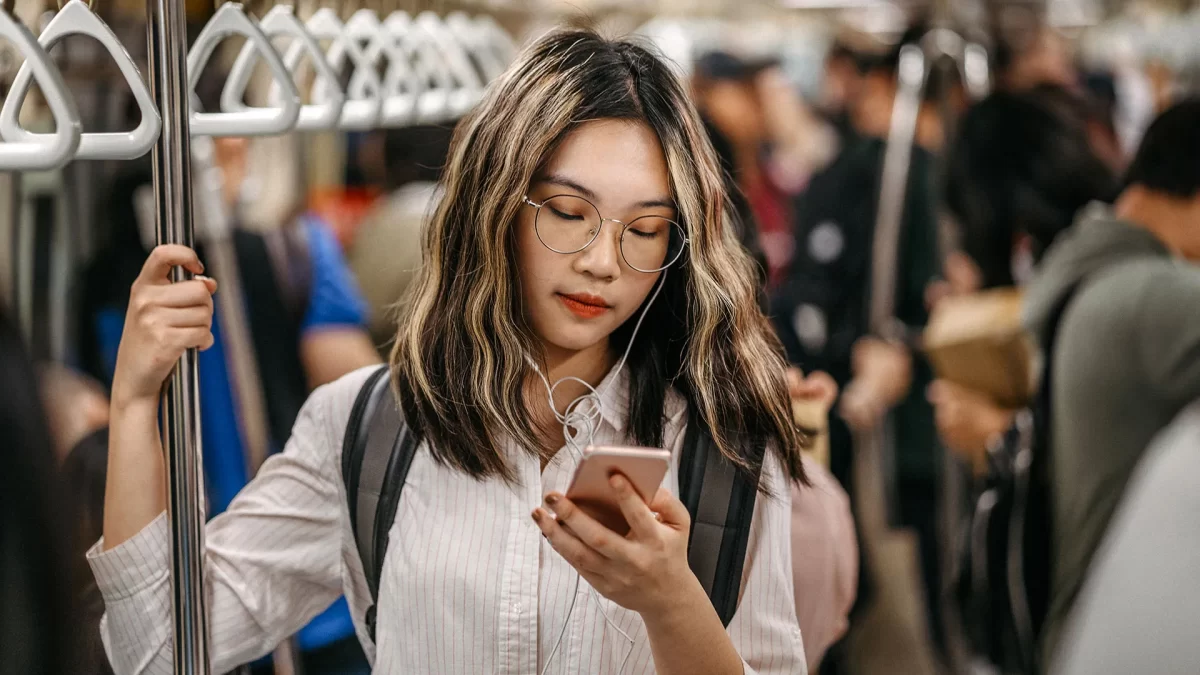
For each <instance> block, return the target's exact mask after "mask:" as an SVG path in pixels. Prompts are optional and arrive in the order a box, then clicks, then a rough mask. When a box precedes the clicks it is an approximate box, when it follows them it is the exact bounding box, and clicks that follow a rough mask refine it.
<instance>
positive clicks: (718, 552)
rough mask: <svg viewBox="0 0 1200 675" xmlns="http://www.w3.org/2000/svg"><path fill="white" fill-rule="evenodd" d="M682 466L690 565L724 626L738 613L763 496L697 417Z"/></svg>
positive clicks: (681, 487)
mask: <svg viewBox="0 0 1200 675" xmlns="http://www.w3.org/2000/svg"><path fill="white" fill-rule="evenodd" d="M692 420H693V421H690V422H689V423H688V429H687V433H686V435H685V436H684V441H683V452H682V454H681V456H680V461H679V496H680V501H682V502H683V504H684V506H686V507H687V510H688V514H689V515H690V516H691V519H692V527H691V533H690V536H689V537H688V566H689V567H691V569H692V573H693V574H695V575H696V577H697V578H698V579H699V580H700V584H701V585H702V586H704V590H705V592H707V593H708V597H709V599H710V600H711V601H712V604H713V607H714V608H715V609H716V610H717V615H719V616H720V617H721V623H722V624H724V625H725V626H729V622H730V621H732V620H733V615H734V613H735V612H736V611H737V606H738V595H739V593H740V592H741V587H742V568H743V566H744V565H745V562H746V546H747V543H748V542H749V540H750V524H751V521H752V520H753V518H754V502H755V499H756V498H757V496H758V477H757V476H755V477H754V480H753V481H751V480H750V479H749V478H748V477H747V476H746V475H745V473H744V472H742V471H740V470H738V468H737V467H736V466H735V465H734V464H733V462H731V461H729V460H728V459H727V458H726V457H725V456H724V455H723V454H721V451H720V450H719V449H718V448H717V446H716V443H715V442H714V441H713V438H712V434H711V433H709V431H708V428H707V427H706V426H705V425H704V424H703V423H702V422H700V421H699V415H692Z"/></svg>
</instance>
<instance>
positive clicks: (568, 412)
mask: <svg viewBox="0 0 1200 675" xmlns="http://www.w3.org/2000/svg"><path fill="white" fill-rule="evenodd" d="M666 283H667V271H666V270H663V273H662V277H660V278H659V281H658V287H657V288H655V289H654V294H653V295H651V296H650V300H649V302H647V303H646V306H645V307H643V308H642V314H641V316H639V317H638V320H637V323H636V324H634V326H633V333H631V334H630V336H629V344H627V345H625V353H623V354H622V355H621V360H620V361H618V362H617V366H616V369H615V370H613V372H612V375H611V376H609V378H608V381H607V382H606V383H604V385H603V386H604V391H605V392H607V391H608V387H610V386H612V383H613V382H615V381H616V379H617V376H619V375H620V374H621V371H622V370H623V369H624V368H625V361H626V360H627V359H628V358H629V353H630V352H631V351H632V350H633V343H634V340H636V339H637V334H638V331H639V330H640V329H641V327H642V321H644V320H645V319H646V314H647V313H649V311H650V306H651V305H653V304H654V301H655V300H656V299H658V294H659V293H660V292H661V291H662V289H663V286H665V285H666ZM525 360H526V361H528V362H529V365H530V366H532V367H533V370H534V372H536V373H537V374H538V377H540V378H541V380H542V383H543V384H545V385H546V396H547V397H548V398H549V402H550V410H551V412H553V413H554V419H556V420H558V422H559V423H560V424H562V425H563V440H564V441H565V442H566V447H567V448H569V449H570V450H571V452H572V454H573V455H574V456H575V459H576V461H581V460H582V459H583V448H585V447H587V446H588V445H593V444H595V440H596V428H597V426H598V425H599V423H600V419H601V417H602V410H603V407H604V399H603V398H602V392H599V391H597V390H596V388H595V387H593V386H592V385H591V384H590V383H588V382H585V381H584V380H582V379H580V378H578V377H574V376H568V377H563V378H560V379H558V380H556V381H555V382H554V384H550V379H549V378H547V377H546V375H545V373H543V372H542V369H541V368H539V367H538V365H537V362H536V361H534V360H533V359H532V358H530V357H529V355H528V354H526V355H525ZM564 382H578V383H579V384H582V385H583V386H584V388H586V389H587V393H585V394H582V395H580V396H578V397H576V398H575V399H574V400H572V401H571V402H570V403H568V404H567V406H566V408H564V409H563V412H561V413H560V412H559V411H558V408H557V407H556V406H555V405H554V391H555V390H556V389H558V387H559V385H561V384H563V383H564ZM584 403H588V404H589V405H588V406H587V407H586V409H581V408H583V406H584ZM581 439H587V442H586V443H584V444H581V443H580V440H581ZM581 579H583V577H582V575H580V574H579V571H578V570H576V571H575V589H574V590H573V591H571V605H570V607H568V608H567V617H566V618H565V619H563V625H562V630H560V631H559V632H558V639H557V640H555V642H554V647H553V648H551V649H550V655H549V656H547V657H546V663H544V664H543V665H542V673H541V675H546V673H547V672H548V671H549V670H550V664H551V663H552V662H553V661H554V656H555V654H557V653H558V648H559V646H561V645H562V641H563V637H564V636H565V635H566V634H567V626H569V625H571V614H573V613H574V612H575V602H576V600H578V599H579V582H580V580H581ZM588 590H589V591H590V592H591V596H592V599H594V600H595V601H596V606H597V607H598V608H599V609H600V614H601V616H603V617H604V622H605V623H606V624H608V625H609V626H612V628H613V630H615V631H617V632H618V633H620V634H621V637H623V638H625V639H626V640H627V641H628V642H629V650H628V651H626V652H625V658H623V659H621V665H620V666H619V667H618V668H617V673H618V675H619V674H620V673H621V672H622V671H624V670H625V664H626V663H627V662H628V661H629V657H630V656H632V655H633V638H631V637H629V634H628V633H626V632H625V631H623V630H621V627H620V626H618V625H617V624H616V622H615V621H613V620H612V619H611V618H610V617H609V616H608V612H606V611H605V610H604V604H603V603H601V602H600V597H599V595H598V594H597V593H596V589H595V588H594V587H592V586H591V585H589V586H588Z"/></svg>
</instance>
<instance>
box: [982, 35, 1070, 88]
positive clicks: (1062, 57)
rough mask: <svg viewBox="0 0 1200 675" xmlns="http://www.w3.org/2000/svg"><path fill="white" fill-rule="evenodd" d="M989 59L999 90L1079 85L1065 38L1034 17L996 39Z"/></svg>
mask: <svg viewBox="0 0 1200 675" xmlns="http://www.w3.org/2000/svg"><path fill="white" fill-rule="evenodd" d="M992 59H993V61H992V63H993V66H994V68H995V81H996V85H997V88H998V89H1004V90H1008V91H1024V90H1027V89H1032V88H1034V87H1037V86H1040V85H1044V84H1048V85H1054V86H1060V87H1078V86H1079V85H1080V78H1079V72H1078V71H1077V70H1076V68H1075V64H1074V60H1073V58H1072V55H1071V49H1070V46H1069V45H1068V44H1067V40H1066V38H1064V37H1063V36H1062V34H1060V33H1059V32H1058V30H1056V29H1055V28H1053V27H1050V26H1047V25H1045V24H1043V23H1040V20H1038V19H1035V18H1033V17H1030V23H1029V25H1028V26H1024V27H1013V29H1012V30H1010V31H1007V34H1006V35H1004V36H1002V37H1000V38H999V39H997V40H996V46H995V48H994V49H993V50H992Z"/></svg>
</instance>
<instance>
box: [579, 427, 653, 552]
mask: <svg viewBox="0 0 1200 675" xmlns="http://www.w3.org/2000/svg"><path fill="white" fill-rule="evenodd" d="M670 463H671V453H670V452H669V451H667V450H660V449H658V448H633V447H625V446H588V447H587V448H586V449H584V451H583V459H582V460H581V461H580V462H579V467H578V468H576V469H575V476H574V478H572V479H571V487H569V488H567V498H568V499H570V500H571V501H572V502H574V503H575V504H577V505H578V506H579V508H580V509H582V510H583V511H584V513H587V514H588V515H589V516H591V517H593V518H595V519H596V520H597V521H599V522H600V523H601V524H603V525H604V526H605V527H607V528H608V529H610V530H612V531H613V532H616V533H617V534H620V535H622V536H624V535H625V534H626V533H627V532H629V523H627V522H625V516H624V514H622V513H621V507H620V504H619V503H618V502H617V497H616V494H615V493H614V492H613V489H612V486H611V485H609V483H608V480H609V478H610V477H612V475H613V474H614V473H619V474H621V475H622V476H624V477H625V478H626V479H627V480H629V482H630V483H631V484H632V485H633V489H634V490H636V491H637V493H638V494H639V495H641V497H642V500H643V501H646V502H649V501H650V500H651V499H653V498H654V493H656V492H658V488H659V486H660V485H662V481H663V477H665V476H666V475H667V469H668V467H669V465H670Z"/></svg>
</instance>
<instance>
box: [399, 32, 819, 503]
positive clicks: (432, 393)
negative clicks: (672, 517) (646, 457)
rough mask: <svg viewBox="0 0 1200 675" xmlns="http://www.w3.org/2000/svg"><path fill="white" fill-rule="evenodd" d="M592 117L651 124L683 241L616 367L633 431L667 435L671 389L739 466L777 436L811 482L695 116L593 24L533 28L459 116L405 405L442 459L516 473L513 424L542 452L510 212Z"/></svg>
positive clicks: (417, 293)
mask: <svg viewBox="0 0 1200 675" xmlns="http://www.w3.org/2000/svg"><path fill="white" fill-rule="evenodd" d="M601 119H620V120H630V121H635V122H640V123H643V124H646V125H647V126H648V127H649V128H650V129H652V130H653V131H654V133H655V134H656V135H657V137H658V140H659V142H660V143H661V145H662V148H663V151H664V153H665V156H666V162H667V167H668V171H669V174H670V181H671V186H672V190H673V193H674V199H675V201H676V203H677V206H678V213H679V220H680V222H681V224H682V225H683V226H684V227H685V229H686V230H687V236H688V239H689V242H690V243H689V245H688V248H687V250H686V253H685V255H684V257H683V258H682V259H681V260H680V262H678V263H676V264H675V265H673V266H672V267H671V268H670V270H669V273H668V274H667V277H666V280H665V282H664V283H665V285H664V287H663V290H662V293H661V297H659V298H658V300H657V301H656V302H655V303H654V304H653V305H652V306H651V308H650V309H649V310H648V314H647V317H646V320H645V323H644V326H643V330H642V331H641V334H640V335H639V336H638V344H637V346H636V347H635V348H634V349H633V350H632V351H631V353H630V355H629V360H628V361H627V363H626V366H625V368H626V369H627V372H628V374H629V382H630V387H629V406H628V409H629V429H630V431H631V435H632V437H633V440H634V441H635V442H636V443H638V444H640V445H645V446H653V447H661V446H662V445H663V426H664V424H663V423H664V403H665V399H666V396H667V391H668V389H669V388H670V387H672V386H673V387H675V388H676V389H677V390H678V391H679V392H680V393H681V394H682V395H683V396H684V397H685V398H686V399H687V401H688V403H689V405H690V410H691V414H692V415H693V422H694V421H695V418H694V416H695V415H696V414H698V415H699V416H700V417H701V418H702V420H703V422H705V423H706V424H707V426H708V427H709V429H710V430H711V432H712V435H713V438H714V440H715V441H716V445H717V447H718V448H720V450H721V452H722V453H724V454H725V455H726V456H727V457H729V458H730V459H732V460H734V461H735V462H736V463H737V465H738V466H739V467H741V468H742V469H744V470H746V471H753V472H757V470H758V469H759V468H760V467H761V464H762V461H763V453H764V451H765V448H766V447H768V446H770V447H774V448H776V449H777V451H778V453H779V456H780V458H781V459H782V462H783V465H784V467H785V470H786V471H787V472H788V473H789V474H790V475H791V477H793V478H795V479H800V480H803V479H804V476H803V469H802V468H801V463H800V449H801V446H802V444H803V441H802V437H801V434H800V432H799V431H798V430H797V429H796V427H795V425H794V424H793V422H792V419H791V408H790V405H789V398H788V391H787V385H786V383H785V379H784V372H785V362H784V359H783V356H782V348H781V346H780V344H779V341H778V340H777V338H776V337H775V335H774V333H773V332H772V329H771V327H770V324H769V323H768V321H767V319H766V318H765V317H764V316H763V313H762V312H761V310H760V309H759V305H758V303H757V293H758V290H759V289H758V288H757V285H758V281H757V280H758V275H757V274H756V271H755V268H754V263H753V262H752V260H751V258H750V256H749V255H748V254H747V252H746V251H745V250H744V249H743V247H742V246H741V245H740V244H739V242H738V238H737V228H736V227H735V225H734V222H733V218H734V216H733V210H732V208H731V206H730V200H729V197H728V195H727V194H726V192H725V187H724V183H723V181H722V175H721V170H720V167H719V164H718V162H717V158H716V155H715V153H714V152H713V149H712V146H711V144H710V143H709V140H708V137H707V135H706V134H705V131H704V127H703V125H702V123H701V121H700V118H699V116H698V115H697V113H696V110H695V108H694V107H693V105H692V103H691V101H690V100H689V99H688V96H687V94H686V93H685V90H684V88H683V87H682V86H681V84H680V82H679V81H678V80H677V78H676V76H675V75H674V74H673V73H672V72H671V70H670V69H669V67H668V66H667V64H666V63H665V62H664V61H662V60H661V59H660V58H658V57H656V56H655V55H654V54H652V53H651V52H650V51H648V50H647V49H646V48H644V47H642V46H639V45H637V44H634V43H632V42H628V41H619V40H618V41H614V40H608V39H605V38H603V37H601V36H599V35H597V34H596V33H593V32H590V31H578V30H571V31H559V32H554V33H551V34H549V35H547V36H545V37H543V38H541V39H540V40H538V41H537V42H536V43H535V44H533V45H531V46H530V47H529V48H528V49H526V50H525V51H524V52H523V53H522V54H521V56H520V57H519V58H518V59H517V61H516V63H514V64H513V65H512V66H511V67H510V68H509V69H508V71H507V72H506V73H505V74H504V75H503V76H502V77H501V78H499V79H498V80H497V81H496V82H495V83H494V84H493V85H492V86H491V87H490V89H489V90H488V92H487V93H486V95H485V96H484V98H483V101H482V102H481V103H480V105H479V106H478V107H477V108H476V109H475V111H473V112H472V113H471V114H470V115H469V116H468V117H466V118H465V119H464V120H463V121H462V122H461V123H460V124H459V125H458V128H457V130H456V132H455V135H454V139H453V141H452V146H451V151H450V158H449V162H448V164H447V166H446V170H445V174H444V177H443V182H444V188H445V197H444V198H443V199H442V200H441V202H440V203H439V205H438V207H437V209H436V211H435V212H434V214H433V216H432V218H431V221H430V222H429V224H428V226H427V229H426V232H425V234H424V239H423V247H424V248H423V257H424V264H423V267H422V269H421V271H420V273H419V274H418V277H417V279H416V280H415V281H414V283H413V285H412V287H411V288H410V289H409V294H408V296H407V297H406V300H405V302H404V303H403V305H402V307H403V310H402V311H401V312H400V314H401V316H400V321H399V332H398V335H397V338H396V344H395V346H394V348H393V351H392V355H391V366H392V373H393V378H394V386H395V389H396V393H397V396H398V398H399V400H400V402H401V406H402V408H403V412H404V415H405V418H406V419H407V421H408V423H409V425H410V426H411V427H412V429H413V430H414V431H415V432H416V433H417V434H419V435H420V436H421V437H423V438H425V439H426V440H428V441H429V445H430V449H431V452H432V453H433V456H434V457H435V458H436V459H437V461H439V462H441V463H443V464H446V465H448V466H451V467H454V468H456V469H459V470H461V471H463V472H465V473H467V474H469V475H471V476H474V477H477V478H483V477H488V476H495V475H499V476H502V477H504V478H505V479H509V480H511V479H512V477H513V473H512V471H511V467H510V466H509V464H508V463H507V462H506V461H505V457H504V455H503V453H502V452H501V451H500V448H501V447H502V441H503V440H504V439H505V438H510V439H514V440H515V441H516V442H517V443H518V444H519V445H520V446H521V447H524V448H526V449H528V451H529V452H530V453H534V454H539V455H542V456H543V457H544V456H545V454H546V453H545V451H543V450H540V449H539V448H540V447H541V444H540V443H538V441H537V440H536V435H535V430H534V423H533V422H531V419H530V415H529V413H528V405H527V392H528V391H530V389H529V387H528V386H527V382H528V381H529V378H530V377H531V373H532V369H531V368H530V365H529V363H528V362H527V361H526V354H527V353H529V352H528V350H530V349H532V350H533V351H532V353H531V356H532V357H533V358H535V359H536V358H539V356H540V354H539V353H538V351H537V348H536V347H533V348H531V345H538V344H540V340H539V339H538V338H537V337H536V335H535V334H534V333H533V330H532V329H531V327H530V324H529V322H528V320H527V316H526V313H525V310H524V307H523V303H522V296H521V292H520V281H519V276H518V270H517V268H516V263H515V261H516V260H518V256H517V251H516V238H515V236H514V234H515V232H514V223H516V222H517V215H518V211H519V209H520V208H521V197H522V195H524V194H525V193H526V191H527V189H528V187H529V185H530V183H531V182H532V180H533V179H534V177H535V175H536V174H537V172H538V171H539V169H541V168H542V166H543V165H544V163H545V162H546V161H547V159H548V158H549V157H550V156H551V155H552V154H553V153H554V151H555V149H556V148H557V147H558V145H559V144H560V143H561V142H562V141H563V139H564V138H565V137H566V136H567V135H568V134H570V133H571V132H572V131H573V130H575V129H577V128H578V127H579V126H580V125H581V124H584V123H586V122H588V121H592V120H601ZM639 311H640V310H639ZM636 316H637V314H635V315H634V318H633V319H631V320H630V321H629V322H627V323H626V324H625V325H624V326H622V327H620V328H618V329H617V331H615V332H614V334H613V336H612V342H613V344H614V345H615V346H617V347H620V348H623V347H624V346H625V345H626V344H628V340H629V339H630V333H631V332H632V328H633V323H634V322H635V320H636ZM647 329H648V330H647Z"/></svg>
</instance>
